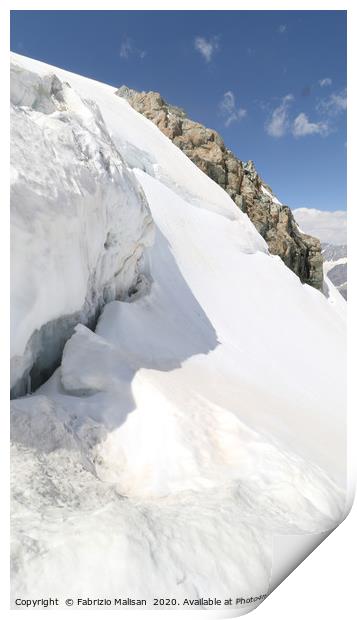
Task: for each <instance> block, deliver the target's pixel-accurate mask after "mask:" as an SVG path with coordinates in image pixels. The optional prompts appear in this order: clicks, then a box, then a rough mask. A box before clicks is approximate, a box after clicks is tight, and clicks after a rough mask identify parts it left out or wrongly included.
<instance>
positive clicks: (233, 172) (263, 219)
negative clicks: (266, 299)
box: [116, 86, 323, 290]
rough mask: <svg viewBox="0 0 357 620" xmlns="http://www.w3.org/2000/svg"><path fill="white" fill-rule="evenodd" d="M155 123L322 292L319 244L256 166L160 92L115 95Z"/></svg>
mask: <svg viewBox="0 0 357 620" xmlns="http://www.w3.org/2000/svg"><path fill="white" fill-rule="evenodd" d="M116 94H117V95H118V96H120V97H124V98H125V99H126V100H127V101H128V102H129V103H130V104H131V106H132V107H133V108H134V109H135V110H137V111H138V112H140V113H141V114H143V115H144V116H145V117H146V118H148V119H149V120H151V121H152V122H153V123H155V125H157V127H158V128H159V129H160V130H161V131H162V132H163V133H164V134H165V135H166V136H167V137H168V138H170V140H172V142H174V144H175V145H176V146H177V147H179V148H180V149H181V151H183V152H184V153H185V155H187V157H189V158H190V159H191V161H193V162H194V163H195V164H196V165H197V166H198V167H199V168H200V169H201V170H202V171H203V172H205V173H206V174H207V175H208V176H209V177H210V178H211V179H213V181H215V182H216V183H218V185H220V186H221V187H222V188H223V189H224V190H225V191H226V192H227V193H228V194H229V195H230V197H231V198H232V200H233V201H234V202H235V203H236V205H237V206H238V207H239V208H240V209H241V210H242V211H243V212H245V213H247V215H248V217H249V218H250V220H251V221H252V222H253V224H254V225H255V227H256V228H257V230H258V231H259V233H260V234H261V235H262V236H263V237H264V239H265V240H266V242H267V244H268V246H269V250H270V252H271V253H272V254H276V255H278V256H280V257H281V259H282V260H283V261H284V263H285V264H286V265H287V267H289V268H290V269H291V270H292V271H293V272H294V273H296V275H297V276H298V277H299V278H300V279H301V281H302V282H304V283H307V284H310V285H311V286H314V287H315V288H317V289H320V290H321V289H322V281H323V268H322V264H323V259H322V255H321V246H320V241H319V240H318V239H316V238H315V237H311V236H310V235H306V234H304V233H302V232H301V231H300V229H299V228H298V226H297V224H296V222H295V220H294V216H293V214H292V212H291V210H290V209H289V207H287V206H286V205H282V204H281V203H280V202H279V200H277V198H276V197H275V196H274V194H273V192H272V190H271V188H270V187H269V186H268V185H267V184H266V183H264V181H263V180H262V179H261V177H260V176H259V175H258V173H257V171H256V169H255V166H254V163H253V162H252V161H248V162H247V163H244V162H242V161H241V160H239V159H238V158H237V157H236V156H235V155H234V154H233V153H232V151H230V150H229V149H227V148H226V146H225V144H224V141H223V139H222V138H221V136H220V135H219V134H218V133H217V131H215V130H213V129H208V128H207V127H204V126H203V125H201V124H200V123H196V122H194V121H192V120H190V119H189V118H187V116H186V114H185V112H184V111H183V110H182V109H181V108H178V107H175V106H172V105H169V104H168V103H166V102H165V101H164V99H163V98H162V97H161V95H160V94H159V93H156V92H137V91H135V90H132V89H130V88H128V87H127V86H122V87H121V88H119V89H118V90H117V91H116Z"/></svg>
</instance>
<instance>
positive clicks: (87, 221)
mask: <svg viewBox="0 0 357 620" xmlns="http://www.w3.org/2000/svg"><path fill="white" fill-rule="evenodd" d="M11 86H12V88H11V100H12V107H11V135H12V150H11V166H12V167H11V180H12V184H11V204H12V274H11V278H12V322H13V331H12V338H11V344H12V350H11V355H12V359H11V363H12V365H11V374H12V377H11V385H12V387H13V391H14V393H15V394H19V393H23V392H24V391H26V385H27V384H28V378H29V377H30V378H31V383H32V387H36V386H38V385H39V384H40V383H41V382H43V379H44V378H48V376H49V374H50V373H51V372H53V370H54V368H55V367H56V365H58V362H59V360H60V356H61V353H62V349H63V345H64V343H65V341H66V340H67V339H68V338H69V337H70V335H71V333H72V331H73V327H74V325H76V324H77V323H78V322H82V323H86V324H90V325H93V324H95V319H96V317H97V315H98V312H99V310H100V308H101V307H102V306H103V304H104V303H105V302H107V301H109V300H111V299H115V298H118V297H123V296H125V295H126V294H127V293H128V291H129V290H130V287H132V286H133V285H135V283H136V281H137V279H138V275H139V273H140V272H141V271H142V270H143V269H144V267H143V264H142V263H143V255H144V249H145V247H146V246H147V245H148V243H149V242H150V238H151V230H152V220H151V215H150V211H149V208H148V206H147V202H146V200H145V196H144V194H143V192H142V191H141V189H140V186H139V185H138V183H137V182H136V179H135V177H134V175H133V174H132V173H131V172H130V171H129V170H128V168H127V166H126V165H125V163H124V161H123V159H122V158H121V156H120V154H119V152H118V150H117V149H116V147H115V145H114V144H113V142H112V140H111V138H110V136H109V134H108V131H107V129H106V126H105V123H104V121H103V119H102V116H101V114H100V111H99V109H98V107H97V106H96V105H95V104H94V103H93V102H90V101H84V100H82V99H81V98H80V97H79V96H78V94H77V93H76V92H75V91H74V90H73V89H72V88H71V87H70V85H69V84H68V83H65V82H62V81H60V80H59V79H58V77H56V75H55V74H53V73H52V74H48V75H47V76H45V77H44V78H43V79H42V78H40V77H39V76H38V75H36V74H35V73H32V72H29V71H24V70H23V69H22V68H21V67H19V66H17V65H13V67H12V75H11Z"/></svg>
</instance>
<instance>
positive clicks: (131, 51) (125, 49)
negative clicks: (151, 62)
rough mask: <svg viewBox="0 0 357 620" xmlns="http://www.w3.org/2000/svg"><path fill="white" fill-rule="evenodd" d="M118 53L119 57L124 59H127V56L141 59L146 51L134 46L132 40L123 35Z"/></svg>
mask: <svg viewBox="0 0 357 620" xmlns="http://www.w3.org/2000/svg"><path fill="white" fill-rule="evenodd" d="M119 53H120V58H124V59H125V60H127V59H128V58H129V56H136V57H137V58H141V59H142V58H145V56H146V51H145V50H140V49H139V48H138V47H136V45H135V44H134V41H133V40H132V39H130V38H129V37H125V38H124V39H123V41H122V42H121V46H120V52H119Z"/></svg>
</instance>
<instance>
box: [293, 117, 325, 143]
mask: <svg viewBox="0 0 357 620" xmlns="http://www.w3.org/2000/svg"><path fill="white" fill-rule="evenodd" d="M292 133H293V135H294V136H295V138H301V137H302V136H311V135H313V134H318V135H320V136H327V134H328V133H329V126H328V124H327V123H324V122H323V121H320V122H318V123H311V122H310V121H309V119H308V117H307V116H306V114H304V113H303V112H301V113H300V114H298V116H297V117H296V118H295V120H294V122H293V126H292Z"/></svg>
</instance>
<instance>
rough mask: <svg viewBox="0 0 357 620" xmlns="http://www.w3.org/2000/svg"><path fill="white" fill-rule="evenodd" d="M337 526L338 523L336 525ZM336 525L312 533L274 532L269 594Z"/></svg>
mask: <svg viewBox="0 0 357 620" xmlns="http://www.w3.org/2000/svg"><path fill="white" fill-rule="evenodd" d="M338 526H339V523H338V524H337V525H336V527H338ZM336 527H334V528H332V529H329V530H325V531H323V532H316V533H313V534H274V535H273V551H272V570H271V579H270V587H269V594H271V593H272V592H274V590H275V589H276V588H277V587H278V586H279V585H280V584H281V583H282V582H283V581H284V579H286V578H287V577H288V576H289V575H290V574H291V573H292V572H293V571H294V570H295V569H296V568H297V567H298V566H299V565H300V564H301V563H302V562H303V561H304V560H306V558H307V557H308V556H309V555H310V554H311V553H312V552H313V551H315V549H316V548H317V547H318V546H319V545H320V544H321V543H322V542H323V541H324V540H325V539H326V538H327V537H328V536H329V535H330V534H331V533H332V532H333V531H334V530H335V529H336Z"/></svg>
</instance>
